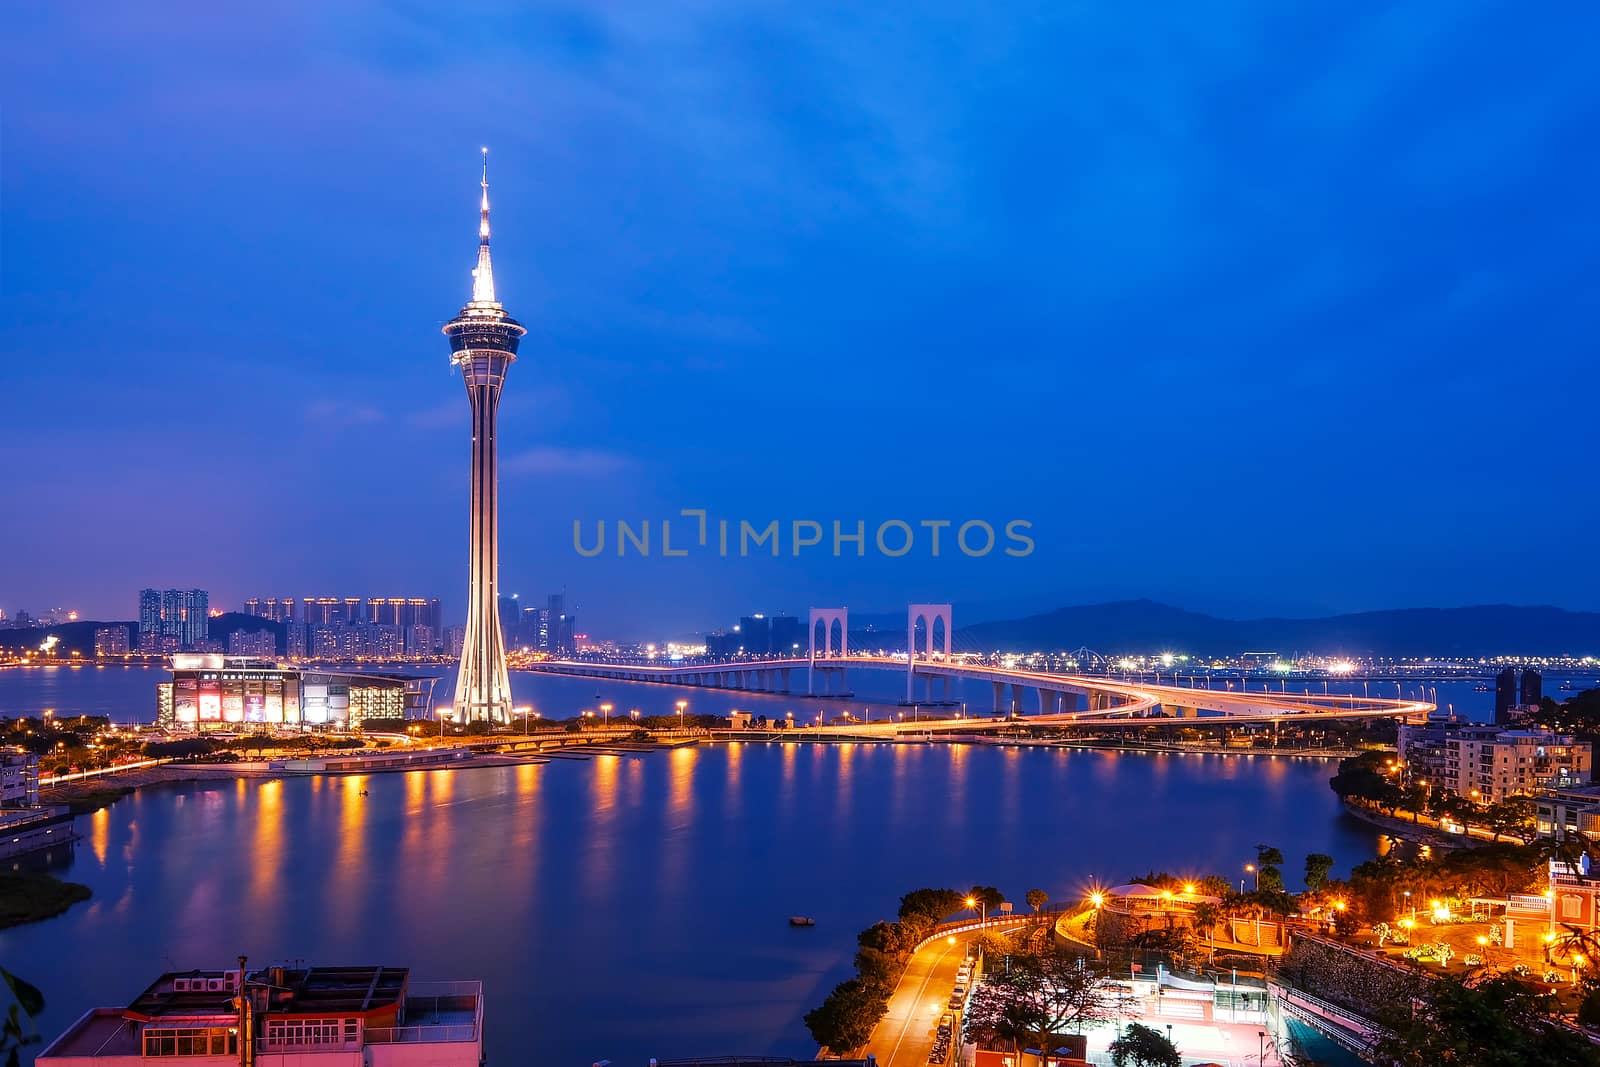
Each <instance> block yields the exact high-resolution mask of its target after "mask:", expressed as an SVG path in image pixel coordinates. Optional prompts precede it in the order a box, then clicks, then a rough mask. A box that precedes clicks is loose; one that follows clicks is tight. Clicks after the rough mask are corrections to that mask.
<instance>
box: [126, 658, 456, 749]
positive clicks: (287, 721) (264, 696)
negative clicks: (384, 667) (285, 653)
mask: <svg viewBox="0 0 1600 1067" xmlns="http://www.w3.org/2000/svg"><path fill="white" fill-rule="evenodd" d="M171 670H172V681H170V682H162V683H161V684H160V685H159V686H158V687H157V703H156V722H157V724H158V725H160V726H162V727H165V728H167V729H171V730H180V731H183V730H193V731H196V732H201V731H208V730H238V729H240V728H241V727H247V726H263V727H269V728H270V727H303V728H323V727H335V728H348V729H353V730H403V729H404V728H405V720H406V719H408V718H426V717H427V716H428V714H429V709H430V708H431V706H432V703H433V686H434V683H435V682H437V681H438V679H437V678H432V677H418V676H416V675H409V674H388V673H378V672H373V671H331V670H313V669H308V668H301V667H296V666H292V665H285V664H280V663H278V662H276V661H274V660H271V659H259V658H253V657H249V656H216V655H203V656H173V657H172V662H171Z"/></svg>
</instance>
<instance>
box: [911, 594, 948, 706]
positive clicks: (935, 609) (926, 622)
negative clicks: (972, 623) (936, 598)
mask: <svg viewBox="0 0 1600 1067" xmlns="http://www.w3.org/2000/svg"><path fill="white" fill-rule="evenodd" d="M940 621H943V622H944V655H945V659H949V658H950V629H951V626H950V605H949V604H912V605H911V606H910V607H909V608H907V609H906V703H907V704H909V703H911V702H912V701H913V700H915V699H916V688H915V686H916V681H917V651H918V649H917V623H919V622H920V623H922V629H923V637H924V641H923V645H924V647H923V649H922V651H923V654H924V655H925V656H926V657H927V658H928V659H932V658H933V644H934V641H933V624H934V623H936V622H940Z"/></svg>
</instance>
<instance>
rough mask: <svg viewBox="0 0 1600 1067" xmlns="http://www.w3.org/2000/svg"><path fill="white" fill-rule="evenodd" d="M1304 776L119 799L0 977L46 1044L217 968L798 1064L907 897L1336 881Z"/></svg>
mask: <svg viewBox="0 0 1600 1067" xmlns="http://www.w3.org/2000/svg"><path fill="white" fill-rule="evenodd" d="M1331 770H1332V764H1330V763H1326V762H1322V761H1313V760H1303V759H1293V758H1283V757H1280V758H1276V759H1273V758H1266V757H1255V758H1240V757H1220V756H1188V757H1178V756H1171V755H1158V756H1153V755H1136V754H1101V753H1088V752H1074V751H1065V750H1059V749H1006V748H993V747H987V746H964V745H956V746H946V745H920V744H908V745H888V744H874V743H859V744H853V745H848V746H836V747H824V746H813V745H802V744H797V743H794V742H789V743H771V744H768V743H757V742H745V743H742V744H738V745H733V746H718V747H702V748H681V749H675V750H673V751H670V752H660V753H647V754H644V755H641V756H637V757H635V756H632V755H624V756H603V757H598V758H596V759H593V760H586V761H579V760H555V761H552V762H550V763H548V764H544V765H539V766H533V765H522V766H507V767H499V768H486V769H472V770H463V769H452V770H440V771H431V772H428V771H414V772H408V773H401V774H375V775H369V776H362V777H350V778H293V779H286V780H282V781H261V780H239V781H234V782H218V783H215V784H209V785H195V786H188V787H184V788H182V789H175V788H174V789H153V790H146V791H143V792H141V793H139V794H137V795H135V796H132V797H129V798H126V799H124V800H122V801H120V802H118V803H117V804H116V805H115V806H114V807H112V808H110V809H109V810H107V811H104V812H101V813H97V814H95V815H92V816H86V817H84V818H83V819H82V820H80V831H82V832H84V833H85V836H86V840H85V841H84V842H83V843H81V844H80V845H79V846H78V848H77V851H76V855H75V858H74V860H73V862H72V866H71V867H70V868H69V869H67V870H66V871H65V872H64V874H65V876H66V877H68V878H72V879H74V880H77V881H82V882H85V883H86V884H88V885H90V886H91V887H92V888H93V890H94V892H95V896H94V899H93V900H91V901H90V902H89V903H88V904H86V905H80V906H78V907H76V908H74V909H73V910H72V911H71V912H69V913H68V914H67V915H66V916H63V917H61V918H59V919H56V920H52V921H50V922H46V923H40V924H36V925H33V926H29V927H23V928H19V929H15V930H11V931H6V932H3V933H0V963H3V964H4V965H5V966H7V967H10V968H12V969H13V970H16V971H18V972H19V973H22V974H23V975H24V976H25V977H27V978H29V979H30V980H32V981H35V982H36V983H37V984H39V985H41V986H42V987H43V988H44V990H45V993H46V996H47V998H48V1001H49V1004H48V1007H47V1010H46V1017H45V1019H44V1020H43V1023H42V1028H43V1029H44V1030H46V1031H49V1032H53V1031H55V1030H59V1029H60V1028H61V1027H63V1026H65V1025H66V1024H67V1022H69V1021H70V1020H71V1019H72V1018H74V1017H76V1015H77V1014H79V1013H80V1012H81V1011H82V1010H83V1009H84V1008H87V1007H89V1006H90V1005H95V1004H103V1003H115V1002H119V1001H125V1000H127V999H129V998H131V997H132V996H133V995H134V994H135V993H137V992H138V991H139V990H140V989H141V988H142V987H143V986H144V984H145V983H146V982H147V981H148V980H149V979H150V978H151V977H152V976H153V972H154V971H157V970H160V969H162V968H164V967H189V966H222V965H225V964H227V963H229V961H231V960H232V959H233V958H234V957H235V956H237V955H239V954H241V953H243V954H246V955H249V956H250V957H251V958H252V959H253V960H255V961H257V962H262V963H265V962H270V961H275V960H285V959H305V960H312V961H322V962H328V963H351V962H354V963H363V962H370V963H382V964H386V965H396V966H411V967H412V968H413V969H414V971H415V973H417V974H418V975H419V976H424V977H443V978H479V979H482V980H484V981H485V982H486V983H487V987H488V996H489V1002H488V1003H489V1058H490V1062H491V1063H498V1064H513V1063H519V1062H528V1061H530V1060H531V1059H532V1058H533V1057H531V1056H530V1055H529V1053H530V1052H534V1053H537V1058H538V1059H539V1060H541V1061H544V1062H552V1063H568V1064H581V1063H590V1062H594V1061H596V1060H599V1059H603V1058H610V1059H612V1060H614V1061H615V1062H617V1063H619V1064H628V1063H632V1064H635V1065H642V1064H643V1063H644V1062H645V1060H646V1059H647V1058H648V1057H650V1056H689V1055H715V1054H723V1053H745V1054H770V1055H808V1054H810V1053H811V1052H812V1051H814V1049H813V1048H812V1046H811V1045H810V1043H809V1040H808V1038H807V1036H806V1034H805V1031H804V1027H803V1026H802V1024H801V1022H800V1016H801V1015H802V1014H804V1012H805V1011H807V1010H809V1008H811V1007H812V1006H814V1005H815V1004H816V1003H817V1002H818V1001H819V1000H820V999H821V997H822V995H823V994H824V993H825V992H826V991H827V989H828V988H829V987H830V986H831V985H832V984H833V983H834V982H837V981H839V980H840V979H842V978H843V977H846V976H847V974H848V973H849V969H850V961H851V958H852V956H853V954H854V951H855V947H856V946H855V934H856V932H857V931H859V930H860V929H862V928H863V927H865V926H867V925H869V924H870V923H871V922H873V921H875V920H877V919H880V918H892V917H893V913H894V910H895V907H896V905H897V903H898V900H899V897H900V895H901V894H903V893H904V892H906V891H907V890H908V889H911V888H914V887H916V886H919V885H926V884H940V885H953V886H958V887H965V886H969V885H972V884H974V883H981V884H993V885H998V886H1000V887H1001V888H1002V889H1003V890H1004V891H1005V892H1006V893H1007V894H1009V895H1010V896H1011V897H1013V898H1014V899H1017V900H1020V899H1021V897H1022V895H1023V894H1024V893H1025V892H1026V891H1027V890H1028V889H1030V888H1034V887H1036V886H1038V887H1042V888H1044V889H1046V890H1047V891H1048V892H1049V893H1050V894H1051V896H1052V897H1055V898H1063V897H1065V896H1068V895H1072V894H1075V893H1077V892H1079V891H1080V890H1081V889H1082V887H1083V886H1084V885H1086V884H1087V883H1088V882H1090V881H1091V880H1099V881H1101V882H1107V883H1114V882H1117V881H1121V880H1123V879H1125V878H1127V877H1128V876H1130V875H1133V874H1137V873H1142V872H1144V871H1145V870H1148V869H1150V868H1167V869H1171V870H1174V871H1177V872H1191V873H1199V872H1204V871H1217V872H1219V873H1223V874H1225V875H1226V874H1229V873H1230V872H1231V871H1234V870H1236V869H1237V868H1239V867H1240V866H1242V864H1243V862H1244V861H1245V860H1246V859H1248V858H1250V857H1253V855H1254V846H1255V844H1256V843H1257V842H1269V843H1274V844H1277V845H1278V846H1279V847H1280V848H1282V849H1283V850H1284V852H1285V853H1286V854H1287V855H1288V859H1289V862H1288V864H1287V865H1286V871H1287V873H1288V874H1289V875H1290V878H1291V881H1293V875H1294V874H1295V873H1296V872H1297V871H1298V869H1299V859H1300V856H1301V855H1303V854H1304V853H1306V852H1313V851H1318V852H1328V853H1331V854H1332V855H1334V856H1336V857H1338V858H1339V867H1338V869H1339V872H1340V873H1344V872H1345V871H1347V869H1348V867H1349V866H1350V864H1352V863H1354V862H1359V861H1360V860H1362V859H1364V858H1366V857H1367V856H1369V855H1371V850H1372V849H1373V846H1374V844H1375V839H1376V835H1375V834H1374V833H1372V832H1371V831H1369V830H1368V829H1367V828H1366V827H1364V826H1363V825H1362V824H1360V823H1357V822H1354V821H1353V820H1350V819H1349V818H1348V817H1345V816H1342V815H1340V814H1339V812H1338V809H1337V804H1336V800H1335V798H1334V796H1333V794H1332V792H1331V791H1330V790H1329V789H1328V788H1327V777H1328V775H1329V774H1330V773H1331ZM363 791H366V792H367V793H368V795H367V796H362V795H361V793H362V792H363ZM795 914H804V915H811V916H814V917H815V918H816V920H817V926H816V927H815V928H813V929H808V930H796V929H793V928H791V927H789V925H788V922H787V919H788V917H789V916H790V915H795ZM519 1020H526V1021H525V1022H519Z"/></svg>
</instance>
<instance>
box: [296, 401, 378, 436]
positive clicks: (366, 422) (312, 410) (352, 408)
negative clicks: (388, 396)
mask: <svg viewBox="0 0 1600 1067" xmlns="http://www.w3.org/2000/svg"><path fill="white" fill-rule="evenodd" d="M305 417H306V421H307V422H314V423H318V424H320V425H322V426H325V427H332V428H335V429H337V428H338V427H341V426H373V425H376V424H377V423H380V422H382V421H383V420H384V414H383V412H382V410H380V409H379V408H376V407H373V406H372V405H371V404H348V403H344V402H343V401H339V400H314V401H312V402H311V403H310V404H308V405H306V413H305Z"/></svg>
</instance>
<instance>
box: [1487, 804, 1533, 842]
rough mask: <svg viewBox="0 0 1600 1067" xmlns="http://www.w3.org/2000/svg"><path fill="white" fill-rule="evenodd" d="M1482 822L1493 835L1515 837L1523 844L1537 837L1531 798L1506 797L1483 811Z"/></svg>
mask: <svg viewBox="0 0 1600 1067" xmlns="http://www.w3.org/2000/svg"><path fill="white" fill-rule="evenodd" d="M1484 820H1485V821H1486V822H1487V823H1488V824H1489V829H1490V830H1492V831H1493V832H1494V833H1496V834H1505V835H1506V836H1508V837H1515V838H1516V839H1517V840H1518V841H1521V842H1522V843H1523V844H1527V843H1529V842H1531V841H1532V840H1533V839H1534V838H1535V837H1537V836H1539V830H1538V824H1537V823H1536V822H1535V820H1534V806H1533V798H1532V797H1522V796H1517V797H1507V798H1506V799H1505V800H1502V801H1500V802H1499V803H1498V804H1490V805H1489V806H1488V808H1486V809H1485V810H1484Z"/></svg>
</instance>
